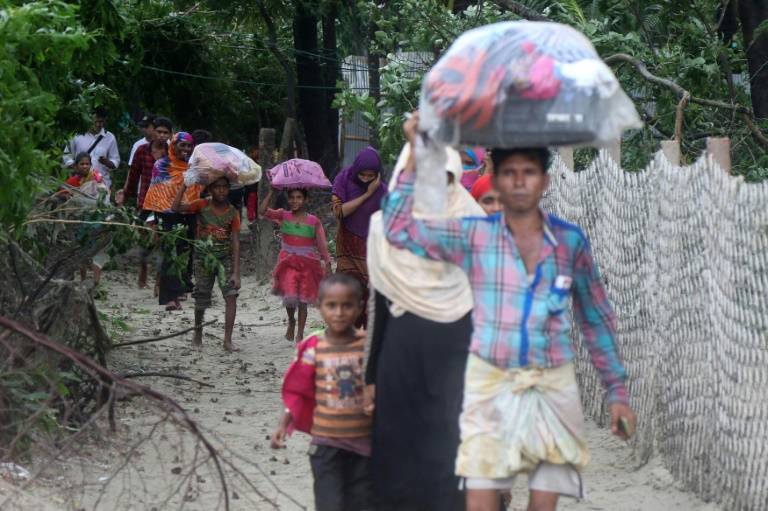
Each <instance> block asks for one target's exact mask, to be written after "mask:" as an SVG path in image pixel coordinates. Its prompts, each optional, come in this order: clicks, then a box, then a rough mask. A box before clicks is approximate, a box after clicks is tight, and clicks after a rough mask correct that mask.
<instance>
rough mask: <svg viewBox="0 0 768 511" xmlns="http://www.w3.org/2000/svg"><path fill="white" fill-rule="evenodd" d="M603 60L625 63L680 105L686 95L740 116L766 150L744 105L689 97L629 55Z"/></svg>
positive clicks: (767, 140)
mask: <svg viewBox="0 0 768 511" xmlns="http://www.w3.org/2000/svg"><path fill="white" fill-rule="evenodd" d="M604 60H605V63H606V64H608V65H615V64H619V63H627V64H630V65H632V66H633V67H634V68H635V69H636V70H637V72H638V73H639V74H640V76H642V77H643V78H644V79H645V80H646V81H649V82H651V83H655V84H656V85H660V86H662V87H666V88H667V89H669V90H671V91H672V92H674V93H675V95H676V96H677V97H678V99H679V100H680V104H683V99H684V98H685V97H686V95H687V96H688V101H689V102H690V103H695V104H697V105H703V106H711V107H713V108H722V109H724V110H730V111H733V112H738V113H740V114H742V118H743V119H744V122H745V123H746V125H747V127H748V128H749V130H750V132H751V133H752V136H753V138H754V139H755V140H757V142H758V143H759V144H760V145H762V146H763V147H765V148H766V149H768V138H766V136H765V134H763V132H762V131H761V130H760V128H758V127H757V125H755V123H754V121H753V120H752V119H753V112H752V110H751V109H750V108H748V107H746V106H744V105H741V104H739V103H726V102H725V101H718V100H715V99H705V98H697V97H695V96H693V95H691V93H690V92H689V91H688V90H687V89H685V88H684V87H682V86H680V85H679V84H677V83H675V82H673V81H672V80H669V79H667V78H662V77H660V76H656V75H655V74H653V73H651V72H650V71H648V67H647V66H646V65H645V62H643V61H642V60H640V59H637V58H635V57H633V56H631V55H627V54H626V53H616V54H614V55H611V56H610V57H606V58H605V59H604ZM680 104H678V113H680V112H681V109H680ZM681 122H682V120H681ZM675 130H676V131H677V119H675Z"/></svg>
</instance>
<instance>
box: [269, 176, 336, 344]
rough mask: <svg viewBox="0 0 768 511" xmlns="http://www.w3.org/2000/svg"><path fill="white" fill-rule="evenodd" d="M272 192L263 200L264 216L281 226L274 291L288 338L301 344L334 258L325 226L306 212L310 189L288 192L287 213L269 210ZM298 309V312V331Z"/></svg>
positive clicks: (283, 210) (274, 272)
mask: <svg viewBox="0 0 768 511" xmlns="http://www.w3.org/2000/svg"><path fill="white" fill-rule="evenodd" d="M272 195H273V190H272V188H270V190H269V193H268V194H267V196H266V197H265V198H264V202H263V203H262V206H261V208H260V209H261V211H260V213H261V216H263V217H264V218H267V219H269V220H272V221H273V222H275V223H276V224H277V225H279V226H280V234H281V238H282V246H281V250H280V254H279V255H278V258H277V265H276V266H275V269H274V270H273V272H272V276H273V279H274V280H273V283H272V292H273V293H275V294H276V295H278V296H282V297H283V305H285V310H286V312H287V313H288V330H287V331H286V332H285V338H286V339H288V340H289V341H294V340H295V341H296V342H299V341H300V340H302V339H303V338H304V326H305V325H306V323H307V305H310V304H315V303H317V290H318V288H319V286H320V281H321V280H322V279H323V276H324V275H325V274H330V273H331V256H330V254H329V253H328V242H327V240H326V237H325V230H324V229H323V224H322V223H321V222H320V220H319V219H318V218H317V217H316V216H315V215H311V214H309V213H308V212H307V210H306V204H307V190H304V189H294V190H288V191H287V192H286V196H287V199H288V210H285V209H269V208H268V206H269V204H271V202H272ZM296 309H298V310H299V323H298V329H297V328H296V327H297V325H296V316H295V315H296Z"/></svg>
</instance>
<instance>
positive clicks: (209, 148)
mask: <svg viewBox="0 0 768 511" xmlns="http://www.w3.org/2000/svg"><path fill="white" fill-rule="evenodd" d="M221 177H226V178H227V179H229V181H230V182H233V183H235V182H236V183H240V184H242V185H252V184H254V183H256V182H258V181H259V180H260V179H261V167H260V166H259V165H258V164H257V163H256V162H255V161H253V160H252V159H250V158H249V157H248V156H246V155H245V153H243V152H242V151H240V150H239V149H235V148H234V147H230V146H228V145H226V144H220V143H218V142H209V143H205V144H200V145H197V146H195V150H194V151H192V156H191V157H190V158H189V168H188V169H187V171H186V172H185V173H184V183H186V185H187V186H190V185H193V184H198V185H204V186H205V185H208V184H210V183H212V182H214V181H216V180H217V179H219V178H221Z"/></svg>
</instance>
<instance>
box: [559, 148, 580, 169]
mask: <svg viewBox="0 0 768 511" xmlns="http://www.w3.org/2000/svg"><path fill="white" fill-rule="evenodd" d="M557 153H558V154H559V155H560V159H561V160H563V163H564V164H565V166H566V167H568V169H569V170H576V169H575V167H574V163H573V147H558V148H557Z"/></svg>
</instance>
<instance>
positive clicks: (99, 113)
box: [93, 106, 107, 119]
mask: <svg viewBox="0 0 768 511" xmlns="http://www.w3.org/2000/svg"><path fill="white" fill-rule="evenodd" d="M93 116H94V117H100V118H102V119H106V118H107V109H106V108H104V107H103V106H97V107H96V108H94V109H93Z"/></svg>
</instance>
